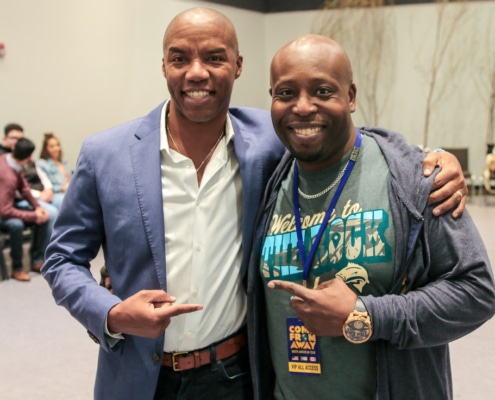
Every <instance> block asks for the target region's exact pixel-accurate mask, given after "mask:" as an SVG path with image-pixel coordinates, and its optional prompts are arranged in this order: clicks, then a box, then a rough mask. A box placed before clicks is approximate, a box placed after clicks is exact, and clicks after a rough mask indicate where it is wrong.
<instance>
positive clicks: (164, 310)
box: [156, 303, 203, 318]
mask: <svg viewBox="0 0 495 400" xmlns="http://www.w3.org/2000/svg"><path fill="white" fill-rule="evenodd" d="M169 304H170V303H169ZM202 309H203V306H202V305H201V304H170V306H168V307H160V308H156V310H160V314H161V316H162V317H166V318H170V317H175V316H177V315H181V314H187V313H191V312H194V311H199V310H202Z"/></svg>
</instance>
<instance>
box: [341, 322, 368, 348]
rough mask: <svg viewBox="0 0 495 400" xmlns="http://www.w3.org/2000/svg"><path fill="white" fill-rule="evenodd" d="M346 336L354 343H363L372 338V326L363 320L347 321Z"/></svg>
mask: <svg viewBox="0 0 495 400" xmlns="http://www.w3.org/2000/svg"><path fill="white" fill-rule="evenodd" d="M344 335H345V337H346V338H347V340H349V341H350V342H352V343H363V342H366V341H367V340H368V339H369V338H370V336H371V326H370V325H369V324H368V323H366V322H365V321H363V320H361V319H354V320H351V321H347V323H346V324H345V330H344Z"/></svg>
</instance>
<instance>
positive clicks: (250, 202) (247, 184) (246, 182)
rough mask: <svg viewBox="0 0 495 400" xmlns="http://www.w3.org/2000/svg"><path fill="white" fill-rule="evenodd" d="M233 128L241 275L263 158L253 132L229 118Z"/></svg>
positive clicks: (255, 208)
mask: <svg viewBox="0 0 495 400" xmlns="http://www.w3.org/2000/svg"><path fill="white" fill-rule="evenodd" d="M231 121H232V126H233V128H234V150H235V154H236V156H237V160H238V161H239V169H240V173H241V180H242V246H243V255H242V267H241V276H242V277H243V278H244V277H245V274H246V271H247V264H248V259H249V253H250V251H251V245H252V238H253V230H254V223H255V220H256V215H257V213H258V206H259V201H260V199H261V195H262V190H263V182H262V177H263V159H262V155H261V154H262V153H261V152H260V151H258V150H259V149H258V146H259V144H258V141H257V139H256V136H255V135H254V133H253V132H249V131H248V130H245V129H244V127H243V126H242V125H241V124H240V123H239V122H238V120H237V119H236V118H231Z"/></svg>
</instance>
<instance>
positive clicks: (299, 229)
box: [292, 129, 362, 287]
mask: <svg viewBox="0 0 495 400" xmlns="http://www.w3.org/2000/svg"><path fill="white" fill-rule="evenodd" d="M361 140H362V136H361V132H359V131H358V130H357V129H356V142H355V143H354V148H353V149H352V153H351V157H350V159H349V161H348V162H349V165H348V167H347V169H346V171H345V173H344V176H343V177H342V180H341V181H340V183H339V186H338V187H337V191H336V192H335V194H334V195H333V198H332V201H331V202H330V205H329V206H328V209H327V212H326V214H325V218H324V219H323V222H322V223H321V225H320V229H319V230H318V234H317V235H316V238H315V240H314V242H313V244H312V245H311V249H310V252H309V255H308V257H306V251H305V249H304V242H303V237H302V226H301V213H300V211H299V194H298V186H299V171H298V168H297V162H294V184H293V195H292V196H293V202H294V216H295V219H296V232H297V246H298V248H299V254H300V257H301V260H302V263H303V266H304V269H303V285H304V287H306V284H307V282H308V276H309V270H310V269H311V263H312V261H313V259H314V257H315V253H316V249H317V248H318V246H319V243H320V241H321V237H322V236H323V232H324V231H325V227H326V226H327V224H328V220H329V219H330V216H331V215H332V212H333V210H334V208H335V205H336V204H337V201H338V200H339V197H340V195H341V193H342V190H343V189H344V186H345V184H346V183H347V180H348V179H349V175H350V174H351V172H352V169H353V168H354V164H355V163H356V159H357V156H358V154H359V148H360V147H361Z"/></svg>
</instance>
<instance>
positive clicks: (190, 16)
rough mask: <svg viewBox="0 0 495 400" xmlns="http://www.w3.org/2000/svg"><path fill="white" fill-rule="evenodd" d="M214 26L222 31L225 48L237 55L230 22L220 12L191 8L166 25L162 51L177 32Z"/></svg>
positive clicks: (235, 39)
mask: <svg viewBox="0 0 495 400" xmlns="http://www.w3.org/2000/svg"><path fill="white" fill-rule="evenodd" d="M212 25H213V26H215V27H216V28H217V29H219V30H222V31H224V33H225V37H226V38H227V40H228V43H225V45H226V46H228V47H229V48H231V49H232V50H233V51H234V54H235V55H236V56H237V55H238V54H239V43H238V40H237V33H236V31H235V28H234V25H233V24H232V22H231V21H230V20H229V19H228V18H227V17H226V16H225V15H223V14H222V13H221V12H218V11H216V10H212V9H210V8H202V7H198V8H191V9H189V10H186V11H183V12H181V13H180V14H177V15H176V16H175V17H174V19H172V21H170V24H169V25H168V27H167V29H166V31H165V35H164V36H163V49H164V50H165V49H166V48H167V46H168V44H169V42H170V39H171V38H172V37H173V36H174V35H175V33H176V32H177V31H180V30H182V29H187V28H190V27H197V28H200V27H201V26H212Z"/></svg>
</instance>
